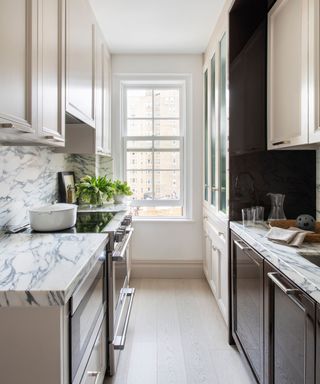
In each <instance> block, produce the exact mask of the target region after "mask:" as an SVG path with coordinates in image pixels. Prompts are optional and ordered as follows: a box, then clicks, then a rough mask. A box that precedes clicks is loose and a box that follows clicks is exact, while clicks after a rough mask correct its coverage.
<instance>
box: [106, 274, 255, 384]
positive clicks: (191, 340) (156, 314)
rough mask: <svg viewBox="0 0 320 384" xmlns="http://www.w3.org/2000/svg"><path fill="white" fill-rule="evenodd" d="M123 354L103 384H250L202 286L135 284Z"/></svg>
mask: <svg viewBox="0 0 320 384" xmlns="http://www.w3.org/2000/svg"><path fill="white" fill-rule="evenodd" d="M131 286H133V287H136V296H135V301H134V306H133V309H132V314H131V320H130V326H129V329H128V335H127V343H126V349H125V351H124V352H123V353H122V356H121V358H120V362H119V365H118V371H117V374H116V376H114V377H113V378H110V379H107V380H106V382H105V384H252V381H251V380H250V377H249V375H248V374H247V371H246V370H245V368H244V366H243V363H242V361H241V359H240V356H239V353H238V351H237V350H236V349H235V348H233V347H231V346H229V345H228V343H227V328H226V326H225V323H224V321H223V319H222V317H221V315H220V312H219V309H218V306H217V304H216V301H215V300H214V297H213V295H212V293H211V292H210V289H209V287H208V285H207V283H206V281H205V280H201V279H190V280H185V279H136V280H132V281H131Z"/></svg>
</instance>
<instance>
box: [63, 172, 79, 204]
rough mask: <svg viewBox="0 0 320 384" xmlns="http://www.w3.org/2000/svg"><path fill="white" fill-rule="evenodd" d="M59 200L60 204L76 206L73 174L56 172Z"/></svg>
mask: <svg viewBox="0 0 320 384" xmlns="http://www.w3.org/2000/svg"><path fill="white" fill-rule="evenodd" d="M58 184H59V200H60V202H61V203H68V204H76V202H77V196H76V188H75V177H74V172H58Z"/></svg>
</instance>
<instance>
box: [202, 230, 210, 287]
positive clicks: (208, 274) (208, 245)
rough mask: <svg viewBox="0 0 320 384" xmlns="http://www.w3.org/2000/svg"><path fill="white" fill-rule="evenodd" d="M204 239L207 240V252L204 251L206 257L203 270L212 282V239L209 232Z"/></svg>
mask: <svg viewBox="0 0 320 384" xmlns="http://www.w3.org/2000/svg"><path fill="white" fill-rule="evenodd" d="M204 241H205V252H204V259H203V271H204V274H205V276H206V278H207V280H208V283H209V284H210V280H211V279H212V266H211V260H212V255H211V248H212V247H211V239H210V237H209V235H208V234H207V233H205V235H204Z"/></svg>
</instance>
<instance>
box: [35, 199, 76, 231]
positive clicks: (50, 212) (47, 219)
mask: <svg viewBox="0 0 320 384" xmlns="http://www.w3.org/2000/svg"><path fill="white" fill-rule="evenodd" d="M77 208H78V206H77V205H75V204H63V203H61V204H52V205H45V206H41V207H34V208H31V209H29V219H30V226H31V228H32V229H33V230H34V231H38V232H55V231H62V230H64V229H67V228H71V227H73V226H74V225H75V223H76V221H77Z"/></svg>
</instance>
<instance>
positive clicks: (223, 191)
mask: <svg viewBox="0 0 320 384" xmlns="http://www.w3.org/2000/svg"><path fill="white" fill-rule="evenodd" d="M219 49H220V84H219V88H220V145H219V146H220V151H219V157H220V159H219V160H220V161H219V163H220V175H219V176H220V207H219V209H220V210H221V211H222V212H226V211H227V38H226V35H224V36H223V38H222V39H221V41H220V46H219Z"/></svg>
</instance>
